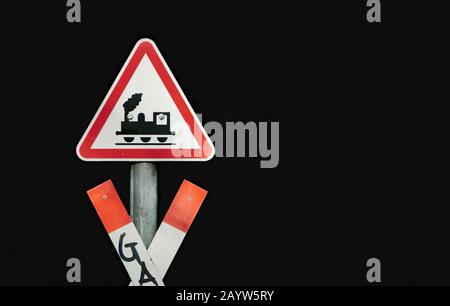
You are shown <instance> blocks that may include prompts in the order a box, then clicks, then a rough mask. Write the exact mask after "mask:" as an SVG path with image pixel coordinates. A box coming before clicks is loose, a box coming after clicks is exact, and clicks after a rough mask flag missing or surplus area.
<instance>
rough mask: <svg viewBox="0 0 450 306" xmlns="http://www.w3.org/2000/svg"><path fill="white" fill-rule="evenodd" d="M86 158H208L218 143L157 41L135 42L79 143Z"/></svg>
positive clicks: (132, 159)
mask: <svg viewBox="0 0 450 306" xmlns="http://www.w3.org/2000/svg"><path fill="white" fill-rule="evenodd" d="M77 154H78V156H79V157H80V158H81V159H82V160H85V161H158V160H161V161H165V160H209V159H211V158H212V157H213V156H214V146H213V144H212V142H211V140H210V138H209V137H208V134H207V133H206V132H205V130H204V129H203V126H202V125H201V123H200V121H199V119H198V118H197V116H196V114H195V112H194V111H193V109H192V107H191V105H190V104H189V102H188V100H187V98H186V96H185V95H184V94H183V92H182V90H181V88H180V86H179V85H178V83H177V81H176V80H175V78H174V76H173V74H172V73H171V72H170V70H169V67H168V66H167V64H166V62H165V61H164V59H163V57H162V56H161V53H160V52H159V50H158V48H157V47H156V45H155V43H154V42H153V41H151V40H150V39H146V38H144V39H141V40H139V41H138V42H137V44H136V46H135V47H134V49H133V51H131V54H130V56H129V57H128V59H127V60H126V62H125V64H124V66H123V67H122V69H121V71H120V73H119V75H118V76H117V78H116V80H115V81H114V83H113V85H112V87H111V89H110V90H109V92H108V93H107V95H106V97H105V99H104V100H103V102H102V104H101V106H100V108H99V110H98V111H97V113H96V114H95V116H94V118H93V119H92V121H91V123H90V124H89V127H88V128H87V130H86V132H85V133H84V135H83V137H82V138H81V140H80V142H79V144H78V146H77Z"/></svg>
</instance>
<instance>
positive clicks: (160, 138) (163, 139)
mask: <svg viewBox="0 0 450 306" xmlns="http://www.w3.org/2000/svg"><path fill="white" fill-rule="evenodd" d="M166 140H167V137H158V141H159V142H166Z"/></svg>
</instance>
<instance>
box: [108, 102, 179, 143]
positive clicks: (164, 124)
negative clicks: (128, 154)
mask: <svg viewBox="0 0 450 306" xmlns="http://www.w3.org/2000/svg"><path fill="white" fill-rule="evenodd" d="M141 98H142V94H141V93H136V94H133V95H132V96H131V97H130V98H129V99H128V100H127V101H126V102H125V103H124V104H123V108H124V120H123V121H121V122H120V127H121V129H120V131H117V132H116V135H123V136H124V137H123V138H124V140H125V141H126V142H127V143H133V140H134V138H135V137H136V136H139V137H140V138H141V141H142V142H144V143H148V142H149V141H150V139H151V138H152V137H156V138H157V139H158V141H159V142H160V143H164V142H166V141H167V139H168V137H169V136H171V135H175V133H174V132H172V131H171V130H170V113H169V112H154V113H153V121H145V114H143V113H139V114H138V117H137V121H131V119H132V118H133V116H131V115H130V112H131V111H133V110H134V109H135V108H136V107H137V106H138V104H139V102H140V101H141Z"/></svg>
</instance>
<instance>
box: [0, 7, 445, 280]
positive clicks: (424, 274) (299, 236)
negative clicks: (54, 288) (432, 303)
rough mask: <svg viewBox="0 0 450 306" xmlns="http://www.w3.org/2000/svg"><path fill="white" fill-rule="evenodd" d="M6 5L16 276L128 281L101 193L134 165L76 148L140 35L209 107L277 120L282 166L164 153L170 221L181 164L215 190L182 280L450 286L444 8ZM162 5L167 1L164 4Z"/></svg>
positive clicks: (4, 121)
mask: <svg viewBox="0 0 450 306" xmlns="http://www.w3.org/2000/svg"><path fill="white" fill-rule="evenodd" d="M65 2H66V1H54V2H49V1H33V2H31V1H30V3H25V2H21V4H15V5H12V4H11V2H9V3H8V4H6V3H5V4H1V18H0V22H1V28H0V34H1V40H2V43H1V48H0V55H1V57H0V59H1V61H2V64H1V69H0V71H1V72H0V78H1V79H0V80H1V83H0V84H1V90H0V99H1V104H0V106H1V108H0V115H1V117H0V118H1V119H0V128H1V131H2V132H1V133H0V146H1V150H0V158H1V161H2V167H1V179H2V181H1V185H0V186H1V187H0V188H1V207H0V208H1V213H0V215H1V217H2V221H1V222H0V230H1V235H0V283H2V284H66V271H67V268H66V266H65V264H66V260H67V259H68V258H70V257H77V258H79V259H80V260H81V263H82V283H83V284H89V285H100V284H111V285H126V284H128V282H129V278H128V276H127V274H126V271H125V270H124V268H123V267H122V264H121V262H120V260H119V258H118V256H117V255H116V254H115V251H114V248H113V246H112V244H111V242H110V241H109V238H108V236H107V234H106V233H105V231H104V229H103V227H102V225H101V223H100V220H99V219H98V217H97V215H96V213H95V211H94V209H93V207H92V204H91V203H90V201H89V199H88V197H87V196H86V193H85V192H86V190H88V189H90V188H92V187H93V186H96V185H98V184H99V183H101V182H103V181H105V180H107V179H112V180H113V181H114V183H115V185H116V187H117V189H118V191H119V193H120V195H121V197H122V199H123V200H124V202H127V201H128V198H129V170H130V165H129V163H126V162H109V163H88V162H83V161H81V160H79V159H78V158H77V156H76V154H75V147H76V145H77V143H78V141H79V139H80V138H81V136H82V134H83V132H84V131H85V129H86V128H87V126H88V124H89V122H90V120H91V119H92V117H93V115H94V114H95V112H96V110H97V109H98V107H99V105H100V103H101V101H102V100H103V98H104V96H105V94H106V93H107V91H108V89H109V87H110V86H111V84H112V82H113V80H114V79H115V77H116V76H117V73H118V72H119V70H120V68H121V67H122V65H123V63H124V61H125V59H126V58H127V56H128V55H129V52H130V51H131V49H132V48H133V46H134V44H135V43H136V41H137V40H139V39H140V38H142V37H148V38H151V39H152V40H154V41H155V42H156V43H157V45H158V47H159V49H160V51H161V53H162V54H163V55H164V58H165V60H166V61H167V63H168V65H169V67H171V70H172V72H173V73H174V75H175V77H176V78H177V80H178V82H179V84H180V86H181V87H182V88H183V91H184V92H185V93H186V95H187V97H188V98H189V100H190V103H191V104H192V106H193V108H194V110H195V111H196V112H198V113H202V114H203V120H204V121H219V122H222V123H224V122H227V121H232V122H235V121H243V122H248V121H255V122H260V121H279V122H280V164H279V166H278V167H277V168H274V169H261V168H260V167H259V160H258V159H256V158H214V159H213V160H211V161H209V162H204V163H190V162H176V163H169V162H164V163H158V183H159V187H158V192H159V208H160V210H159V217H160V219H161V218H162V216H163V215H164V213H165V211H166V210H167V208H168V206H169V205H170V202H171V200H172V199H173V197H174V195H175V193H176V191H177V189H178V187H179V185H180V183H181V181H182V179H184V178H186V179H189V180H191V181H192V182H194V183H196V184H198V185H200V186H202V187H204V188H205V189H207V190H208V191H209V194H208V196H207V199H206V201H205V203H204V205H203V207H202V209H201V211H200V213H199V215H198V217H197V219H196V221H195V222H194V224H193V226H192V227H191V229H190V232H189V234H188V236H187V237H186V239H185V241H184V243H183V246H182V247H181V249H180V251H179V253H178V255H177V257H176V258H175V260H174V262H173V264H172V266H171V268H170V270H169V272H168V274H167V275H166V278H165V283H166V284H167V285H235V284H237V285H260V284H265V285H284V284H293V285H294V284H308V285H310V284H336V285H342V284H344V285H345V284H347V285H348V284H367V282H366V271H367V268H366V267H365V263H366V260H367V259H368V258H371V257H377V258H379V259H380V260H381V263H382V281H383V284H447V283H449V281H450V276H449V275H450V263H449V261H448V258H450V249H449V247H448V239H447V236H448V232H449V229H450V225H449V224H448V221H447V220H448V212H449V210H448V208H447V207H448V203H449V201H448V195H447V192H446V187H447V185H448V178H447V174H446V173H447V172H448V171H446V169H448V167H447V166H445V161H446V160H447V158H446V156H448V154H446V153H447V152H446V151H447V149H446V142H447V138H446V137H445V136H446V133H445V132H444V131H445V129H444V126H445V119H446V112H445V104H446V103H448V95H447V93H446V91H445V89H446V87H447V86H448V85H447V80H448V76H447V70H446V67H447V66H448V65H447V60H446V53H445V47H444V46H445V45H446V44H445V41H446V39H447V38H446V37H447V35H445V33H443V31H442V29H444V28H445V27H444V26H443V21H444V18H445V16H442V17H441V16H438V15H439V14H437V12H439V11H442V8H440V7H439V6H437V5H435V6H433V5H432V4H426V3H425V1H421V2H418V4H412V3H411V2H410V1H408V2H407V1H395V3H396V5H395V6H394V4H393V3H392V2H393V1H389V2H387V1H383V6H382V23H381V24H369V23H367V21H366V17H365V16H366V11H367V8H366V6H365V2H366V1H330V2H329V3H328V2H321V3H320V4H319V3H317V4H315V5H312V4H305V3H301V2H300V3H296V4H295V5H294V4H289V3H290V2H286V3H281V2H271V3H268V4H263V3H262V2H254V3H248V4H246V5H245V6H244V5H243V1H240V2H232V1H213V2H211V1H210V2H197V1H195V3H194V2H192V3H191V2H189V3H186V1H184V4H181V3H183V2H181V1H180V3H178V2H174V1H158V2H157V1H114V2H113V1H95V2H94V1H82V23H81V24H69V23H67V21H66V10H67V8H66V6H65ZM159 2H163V3H164V4H163V3H159Z"/></svg>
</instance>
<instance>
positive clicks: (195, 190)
mask: <svg viewBox="0 0 450 306" xmlns="http://www.w3.org/2000/svg"><path fill="white" fill-rule="evenodd" d="M207 193H208V192H207V191H206V190H204V189H203V188H200V187H198V186H197V185H195V184H193V183H191V182H189V181H187V180H183V183H182V184H181V186H180V189H178V192H177V194H176V195H175V198H174V199H173V201H172V204H171V205H170V207H169V210H168V211H167V213H166V215H165V216H164V219H163V221H162V223H161V225H160V226H159V228H158V231H157V232H156V234H155V237H154V238H153V240H152V242H151V243H150V246H149V248H148V253H149V255H150V258H151V259H152V261H153V263H154V264H155V267H156V269H157V270H158V273H159V275H160V276H161V277H162V278H164V276H165V275H166V272H167V270H168V269H169V266H170V264H171V263H172V260H173V259H174V258H175V255H176V254H177V251H178V249H179V248H180V246H181V243H182V242H183V239H184V237H185V236H186V234H187V232H188V230H189V228H190V226H191V224H192V222H193V221H194V219H195V216H196V215H197V212H198V211H199V209H200V206H201V205H202V203H203V200H204V199H205V197H206V194H207ZM130 285H133V283H131V284H130Z"/></svg>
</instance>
